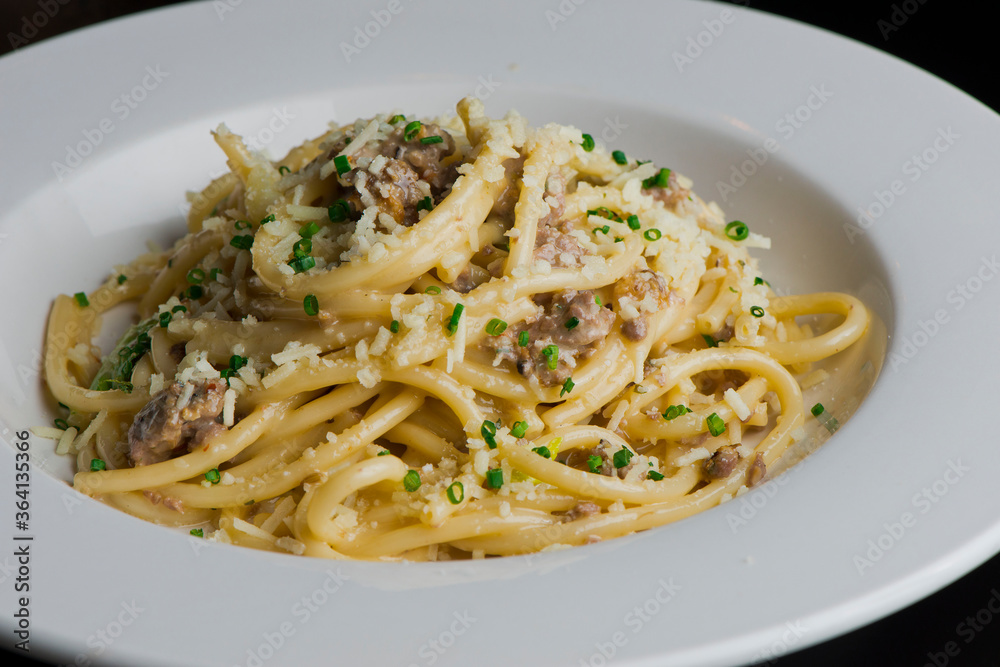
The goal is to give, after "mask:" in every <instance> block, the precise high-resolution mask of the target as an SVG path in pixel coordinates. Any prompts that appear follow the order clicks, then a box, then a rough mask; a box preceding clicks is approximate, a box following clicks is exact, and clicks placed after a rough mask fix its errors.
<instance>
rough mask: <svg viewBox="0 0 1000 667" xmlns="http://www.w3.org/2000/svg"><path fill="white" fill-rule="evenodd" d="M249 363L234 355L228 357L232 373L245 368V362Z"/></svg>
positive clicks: (243, 358)
mask: <svg viewBox="0 0 1000 667" xmlns="http://www.w3.org/2000/svg"><path fill="white" fill-rule="evenodd" d="M249 361H250V360H249V359H247V358H246V357H244V356H241V355H238V354H234V355H233V356H231V357H229V367H230V368H232V369H233V370H234V371H238V370H240V369H241V368H243V367H244V366H246V365H247V362H249Z"/></svg>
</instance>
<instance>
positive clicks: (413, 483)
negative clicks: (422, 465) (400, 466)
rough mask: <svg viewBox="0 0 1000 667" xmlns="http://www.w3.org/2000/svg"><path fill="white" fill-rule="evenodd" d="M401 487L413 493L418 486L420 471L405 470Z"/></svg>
mask: <svg viewBox="0 0 1000 667" xmlns="http://www.w3.org/2000/svg"><path fill="white" fill-rule="evenodd" d="M403 488H404V489H406V490H407V491H408V492H410V493H413V492H414V491H416V490H417V489H419V488H420V473H419V472H417V471H416V470H407V471H406V474H405V475H403Z"/></svg>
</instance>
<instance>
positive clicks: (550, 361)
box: [542, 345, 559, 371]
mask: <svg viewBox="0 0 1000 667" xmlns="http://www.w3.org/2000/svg"><path fill="white" fill-rule="evenodd" d="M542 356H543V357H545V365H546V366H547V367H548V369H549V370H550V371H554V370H555V369H556V366H558V365H559V346H557V345H547V346H546V347H544V348H542Z"/></svg>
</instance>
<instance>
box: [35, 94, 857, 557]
mask: <svg viewBox="0 0 1000 667" xmlns="http://www.w3.org/2000/svg"><path fill="white" fill-rule="evenodd" d="M457 111H458V114H457V116H449V117H442V118H439V119H435V120H433V121H431V120H422V121H421V120H417V119H415V118H412V117H409V116H404V115H403V114H394V115H389V114H386V115H378V116H375V117H374V118H369V119H361V120H358V121H356V122H353V123H349V124H346V125H342V126H340V125H336V126H334V125H331V128H330V130H329V131H328V132H326V133H325V134H323V135H322V136H320V137H318V138H315V139H313V140H310V141H307V142H306V143H304V144H302V145H301V146H298V147H297V148H295V149H293V150H292V151H290V152H289V153H288V154H287V155H286V156H285V157H284V158H282V159H280V160H272V159H270V158H269V157H268V156H266V155H263V154H258V153H253V152H251V151H249V150H248V149H247V147H246V145H245V144H244V142H243V141H242V140H241V138H240V137H239V136H238V135H236V134H233V133H231V132H230V131H229V130H228V129H227V128H225V126H220V127H219V128H218V129H217V130H216V131H215V132H214V136H215V140H216V142H217V143H218V145H219V146H220V147H221V149H222V150H223V151H224V152H225V155H226V157H227V159H228V165H229V168H230V171H229V172H228V173H226V174H225V175H223V176H221V177H220V178H218V179H216V180H215V181H214V182H212V183H211V184H210V185H209V186H208V187H207V188H206V189H205V190H203V191H202V192H200V193H197V194H191V195H189V200H190V203H191V208H190V213H189V216H188V221H187V227H188V228H187V233H186V234H185V235H184V236H183V237H182V238H180V239H179V240H178V241H177V242H176V244H175V245H174V246H173V247H172V248H170V249H167V250H156V251H150V252H148V253H146V254H143V255H141V256H139V257H138V258H137V259H135V260H134V261H132V262H131V263H129V264H125V265H122V266H118V267H115V269H114V271H112V273H111V275H110V276H109V278H108V280H107V282H105V283H104V284H103V285H101V286H100V287H99V288H98V289H96V290H94V291H93V292H90V293H89V294H87V293H82V292H81V293H77V294H76V295H73V296H69V295H63V296H59V297H57V298H56V299H55V301H54V304H53V307H52V310H51V315H50V319H49V322H48V332H47V340H46V349H45V377H46V381H47V385H48V389H49V390H50V391H51V394H52V396H53V397H54V399H55V401H58V402H59V404H60V405H61V410H63V413H62V414H61V416H60V418H59V419H57V420H56V423H57V428H56V429H54V430H53V429H48V432H49V435H50V437H53V438H56V439H58V441H59V442H58V445H57V451H59V452H61V453H66V454H70V455H73V456H75V458H76V462H77V470H78V472H77V473H76V475H75V478H74V480H73V486H74V487H75V488H76V489H77V490H79V491H81V492H82V493H85V494H88V495H90V496H93V497H95V498H99V499H100V500H102V501H104V502H106V503H108V504H110V505H112V506H114V507H117V508H120V509H121V510H123V511H125V512H128V513H130V514H132V515H134V516H137V517H141V518H143V519H146V520H149V521H152V522H155V523H158V524H164V525H168V526H175V527H185V528H186V529H190V531H191V533H192V534H194V535H197V536H199V537H204V538H205V539H208V540H213V541H216V542H224V543H232V544H238V545H243V546H248V547H253V548H258V549H267V550H274V551H285V552H290V553H294V554H305V555H309V556H317V557H325V558H345V559H408V560H447V559H459V558H481V557H485V556H497V555H511V554H524V553H530V552H538V551H545V550H549V549H555V548H562V547H566V546H573V545H581V544H586V543H591V542H595V541H600V540H605V539H609V538H613V537H617V536H621V535H626V534H629V533H633V532H635V531H640V530H645V529H649V528H652V527H654V526H660V525H663V524H667V523H669V522H672V521H675V520H678V519H681V518H683V517H686V516H689V515H691V514H693V513H695V512H699V511H701V510H704V509H706V508H709V507H712V506H714V505H717V504H719V503H720V502H724V501H726V500H728V499H730V498H732V497H734V496H735V495H737V494H739V493H742V492H745V491H746V490H747V489H748V488H750V487H752V486H754V485H756V484H759V483H761V482H762V481H764V480H765V479H767V478H768V475H769V472H768V471H769V469H770V468H772V467H773V466H774V464H775V462H776V461H778V459H779V457H781V456H782V453H783V452H785V451H786V449H787V448H788V447H789V446H790V445H791V444H792V443H793V442H794V441H795V440H796V439H798V438H801V437H802V433H803V428H802V427H803V424H804V420H805V419H806V417H807V412H806V410H805V408H804V406H803V398H802V389H801V381H802V379H803V378H807V377H809V378H811V380H810V382H818V381H820V380H821V379H822V377H821V374H822V371H815V370H811V364H812V363H813V362H816V361H819V360H821V359H825V358H827V357H830V356H831V355H834V354H836V353H838V352H840V351H842V350H844V349H845V348H847V347H848V346H850V345H852V344H853V343H855V342H856V341H857V340H858V339H859V338H860V337H861V336H862V334H863V333H864V332H865V330H866V329H867V327H868V325H869V315H868V311H867V309H866V308H865V306H864V305H863V304H862V303H861V302H860V301H858V300H857V299H855V298H854V297H852V296H849V295H846V294H840V293H819V294H810V295H805V296H786V297H778V296H777V295H776V294H775V293H774V292H773V291H772V290H771V288H770V286H769V285H768V283H767V282H766V281H765V280H764V279H763V277H762V276H761V274H760V272H759V270H758V268H757V266H758V265H757V261H756V260H755V259H754V258H753V257H751V256H750V254H749V250H748V249H749V248H752V247H758V248H767V247H769V241H768V240H767V239H766V238H763V237H761V236H760V235H758V234H755V233H753V232H752V231H750V228H749V226H748V225H747V224H745V223H743V222H741V221H735V220H729V221H727V220H726V219H725V218H724V216H723V213H722V211H720V210H719V208H718V207H717V206H716V205H715V204H708V203H705V202H703V201H702V200H701V199H699V198H698V197H697V196H695V195H694V194H693V193H692V192H691V190H690V188H691V183H690V181H689V180H688V179H686V178H685V177H683V176H682V175H680V174H678V173H677V172H676V171H673V170H671V169H668V168H664V167H659V166H657V165H655V164H653V163H651V162H642V161H639V160H636V159H634V158H632V157H630V156H627V155H625V154H624V153H622V152H621V151H610V152H609V151H607V150H605V149H604V148H603V147H601V146H600V145H595V142H594V140H593V138H592V137H590V136H589V135H587V134H584V133H582V132H581V131H580V130H578V129H575V128H573V127H568V126H563V125H556V124H550V125H545V126H543V127H538V128H533V127H530V126H529V125H528V124H527V123H526V121H525V119H524V118H523V117H521V116H520V115H518V114H517V113H515V112H510V113H508V114H507V115H506V116H505V117H503V118H500V119H491V118H489V117H487V116H486V115H485V113H484V109H483V106H482V104H481V103H480V102H479V101H478V100H475V99H471V98H470V99H465V100H462V101H461V102H460V103H459V104H458V107H457ZM120 308H131V309H132V310H133V311H134V313H135V320H134V321H136V322H137V323H136V324H135V325H134V326H133V327H132V328H130V329H129V330H128V331H127V332H124V333H123V334H122V335H121V338H120V340H119V342H118V344H117V345H116V346H115V348H114V350H112V351H111V352H110V353H107V354H102V353H101V351H100V349H98V347H97V346H96V344H95V340H96V339H97V337H98V335H99V334H100V328H101V320H102V315H103V314H104V313H106V312H108V311H110V310H112V309H120ZM820 314H833V315H836V316H839V318H836V319H834V318H828V319H831V321H833V322H835V326H830V327H827V328H826V330H823V331H813V330H812V328H811V326H810V325H808V324H804V323H797V321H796V318H797V317H801V316H810V315H820ZM800 322H801V321H800ZM817 374H820V375H819V376H818V375H817Z"/></svg>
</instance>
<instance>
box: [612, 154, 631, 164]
mask: <svg viewBox="0 0 1000 667" xmlns="http://www.w3.org/2000/svg"><path fill="white" fill-rule="evenodd" d="M611 159H612V160H614V161H615V164H628V158H627V157H625V153H624V152H623V151H611Z"/></svg>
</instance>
